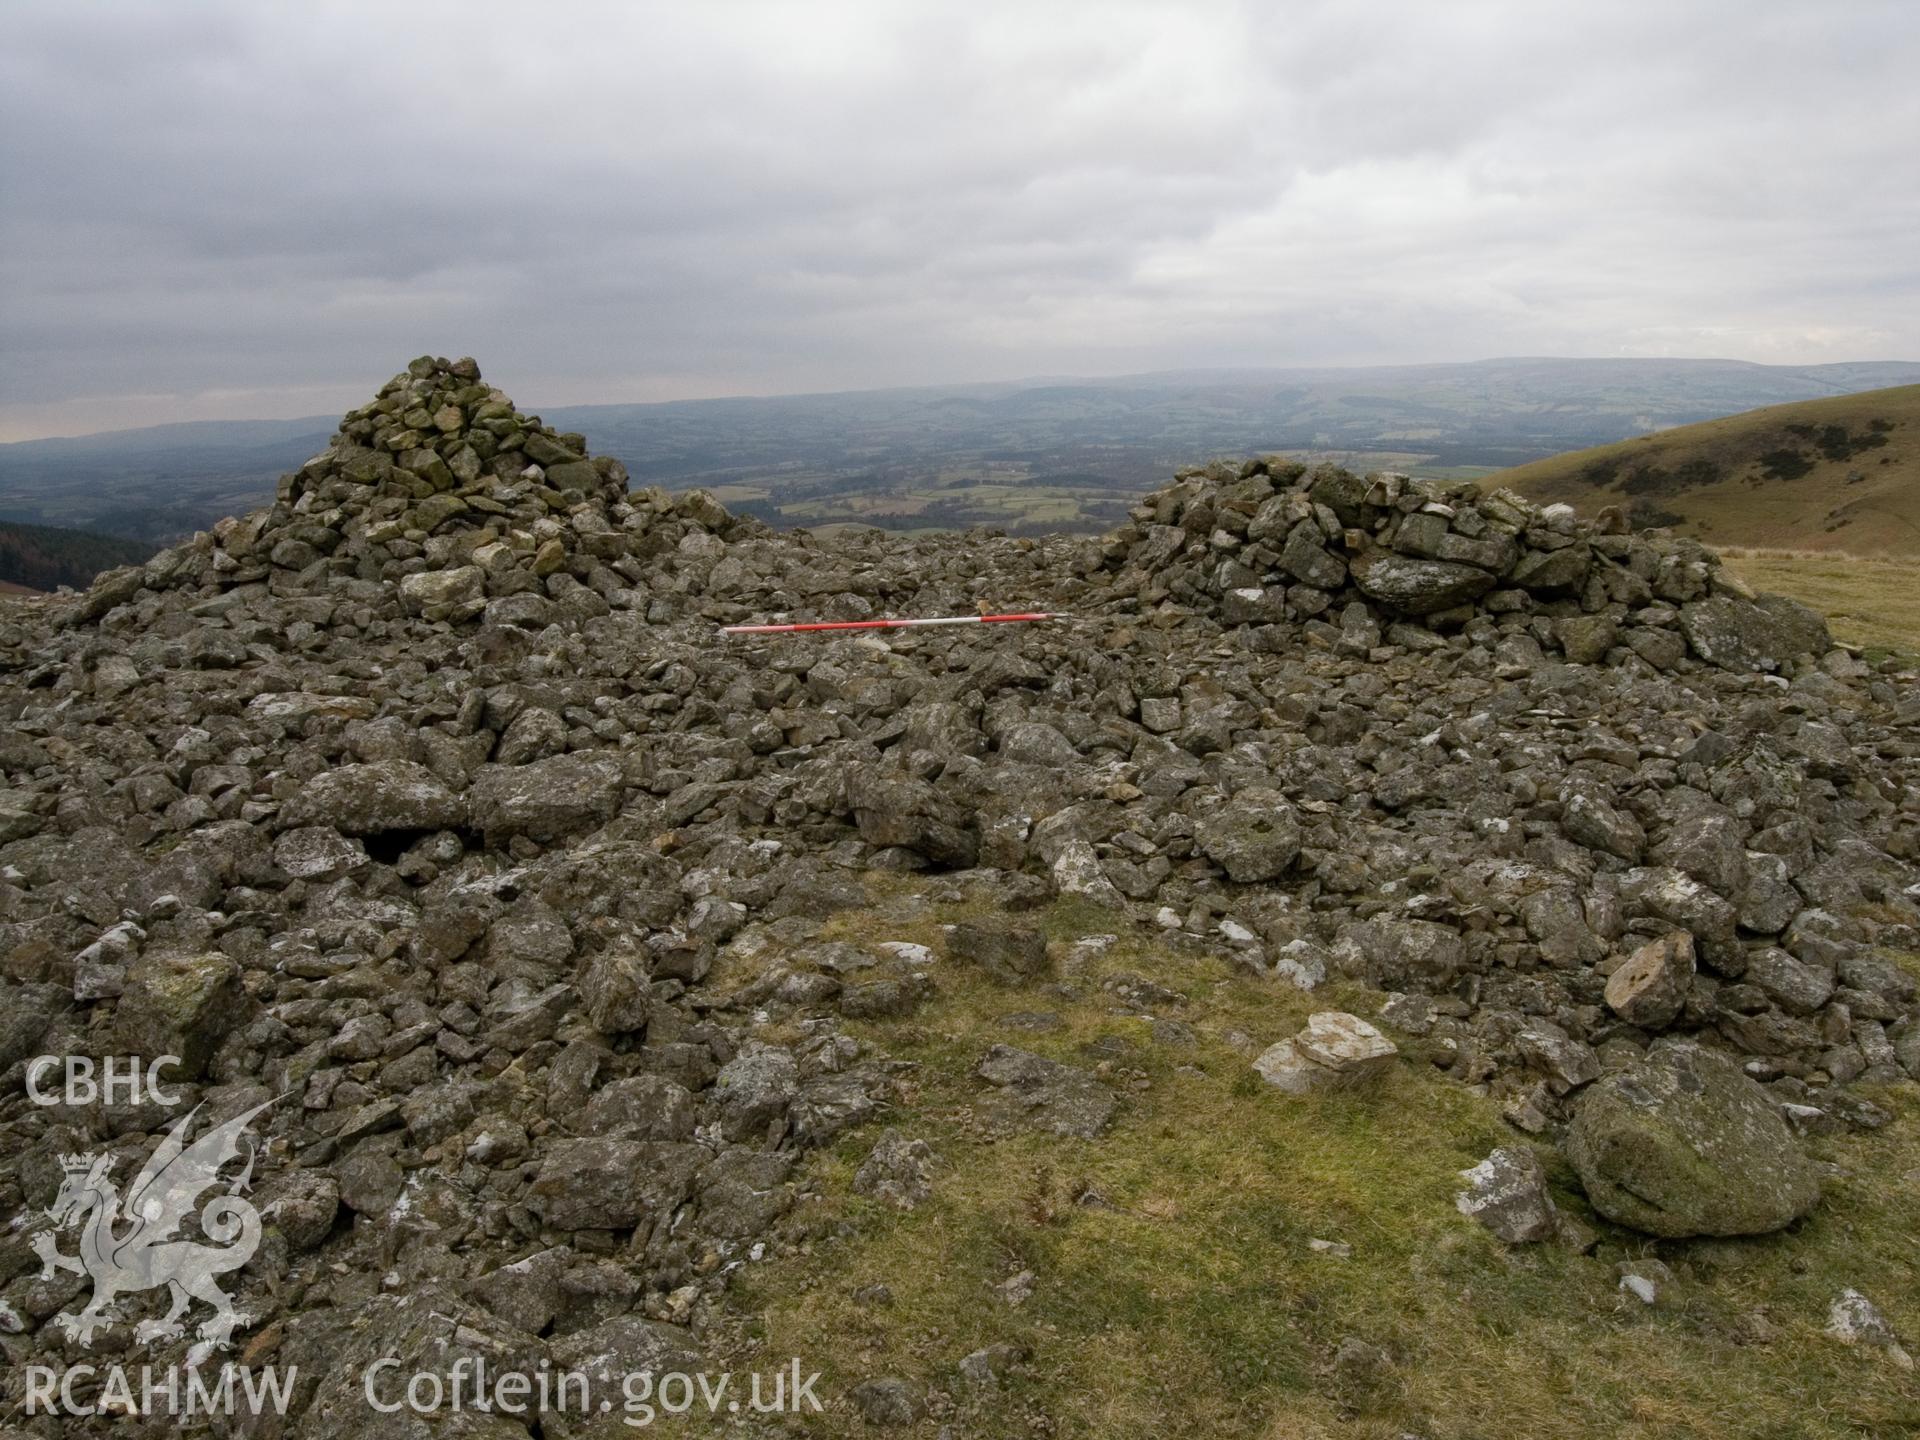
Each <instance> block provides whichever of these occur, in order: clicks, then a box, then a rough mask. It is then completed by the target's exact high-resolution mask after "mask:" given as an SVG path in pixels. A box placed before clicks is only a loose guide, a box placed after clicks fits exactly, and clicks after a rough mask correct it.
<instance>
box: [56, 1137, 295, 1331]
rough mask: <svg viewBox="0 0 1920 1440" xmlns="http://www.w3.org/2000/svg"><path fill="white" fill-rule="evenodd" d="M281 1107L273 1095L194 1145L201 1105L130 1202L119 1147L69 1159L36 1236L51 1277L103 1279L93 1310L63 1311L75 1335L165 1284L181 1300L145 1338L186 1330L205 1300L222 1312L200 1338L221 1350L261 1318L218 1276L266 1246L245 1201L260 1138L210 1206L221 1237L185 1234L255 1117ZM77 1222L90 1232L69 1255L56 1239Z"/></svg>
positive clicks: (211, 1227)
mask: <svg viewBox="0 0 1920 1440" xmlns="http://www.w3.org/2000/svg"><path fill="white" fill-rule="evenodd" d="M271 1104H273V1101H271V1100H268V1101H266V1102H265V1103H263V1104H260V1105H256V1106H254V1108H253V1109H251V1110H249V1111H247V1112H246V1114H244V1115H240V1116H236V1117H235V1118H234V1119H232V1120H229V1121H227V1122H226V1124H224V1125H220V1126H216V1127H215V1128H214V1129H211V1130H209V1131H207V1132H206V1134H204V1135H202V1136H201V1137H200V1138H199V1139H198V1140H195V1141H193V1142H192V1143H191V1144H189V1143H188V1142H187V1131H188V1130H189V1129H190V1128H191V1127H192V1125H193V1119H194V1116H196V1115H198V1114H199V1113H200V1107H199V1106H197V1105H196V1106H195V1107H194V1108H193V1109H192V1110H191V1111H189V1112H188V1113H187V1114H186V1115H185V1116H184V1117H183V1118H182V1119H181V1120H180V1121H179V1123H178V1124H176V1125H175V1126H174V1127H173V1129H171V1130H170V1131H168V1132H167V1137H166V1139H164V1140H162V1141H161V1142H160V1144H159V1145H158V1146H157V1147H155V1149H154V1152H153V1154H152V1155H150V1156H149V1157H148V1158H147V1163H146V1164H145V1165H144V1166H143V1167H142V1168H141V1170H140V1173H139V1174H138V1175H137V1176H135V1177H134V1181H133V1184H132V1186H131V1187H130V1188H129V1190H128V1191H127V1196H126V1199H125V1200H124V1201H123V1200H122V1199H121V1198H120V1192H119V1190H118V1189H117V1188H115V1186H114V1183H113V1180H112V1176H111V1172H112V1169H113V1156H112V1155H111V1154H99V1155H95V1154H78V1155H62V1156H61V1157H60V1165H61V1168H62V1169H63V1170H64V1171H65V1172H66V1179H65V1181H64V1182H63V1183H62V1184H61V1186H60V1193H59V1195H58V1196H56V1197H55V1199H54V1202H53V1204H52V1206H50V1207H49V1208H48V1210H47V1215H48V1217H49V1218H50V1219H51V1220H52V1221H53V1223H54V1229H53V1230H47V1231H42V1232H41V1233H40V1234H39V1235H36V1236H35V1237H34V1240H33V1248H34V1251H35V1253H36V1254H38V1255H39V1257H40V1260H41V1264H42V1266H43V1267H44V1268H43V1269H42V1270H41V1272H40V1275H41V1278H42V1279H51V1278H52V1276H53V1275H54V1273H55V1272H56V1271H60V1270H70V1271H72V1272H73V1273H74V1274H76V1275H86V1276H91V1277H92V1279H93V1298H92V1299H91V1300H89V1301H88V1302H87V1306H86V1308H85V1309H84V1310H82V1311H81V1312H80V1313H79V1314H77V1315H74V1314H70V1313H62V1314H60V1315H57V1316H55V1317H54V1323H55V1324H57V1325H58V1326H59V1327H60V1328H61V1330H62V1331H63V1332H65V1334H66V1335H67V1336H68V1337H69V1338H70V1339H73V1340H77V1341H78V1342H79V1343H80V1344H81V1345H82V1346H91V1345H92V1344H93V1332H94V1331H96V1330H99V1329H102V1328H104V1327H106V1326H110V1325H112V1324H113V1323H114V1321H115V1320H116V1319H117V1318H118V1317H117V1316H116V1315H115V1314H114V1313H112V1306H113V1302H114V1300H115V1299H116V1298H117V1297H118V1296H120V1295H122V1294H137V1293H138V1292H140V1291H142V1290H153V1289H157V1288H158V1287H160V1286H162V1285H165V1286H166V1287H167V1288H168V1289H169V1290H170V1291H172V1298H173V1304H172V1307H171V1308H170V1309H169V1310H168V1311H167V1313H166V1314H165V1315H164V1316H163V1317H161V1318H160V1319H157V1320H146V1321H142V1322H141V1323H140V1324H139V1325H138V1326H136V1327H135V1329H134V1337H135V1338H136V1339H137V1340H140V1341H142V1342H147V1341H153V1340H169V1339H172V1338H174V1337H175V1336H178V1335H180V1334H181V1333H182V1332H183V1330H184V1329H185V1327H184V1326H183V1325H182V1324H181V1321H180V1317H181V1316H182V1315H184V1314H185V1313H186V1310H187V1307H188V1306H189V1305H190V1304H192V1302H193V1300H195V1299H199V1300H204V1301H205V1302H206V1303H207V1304H209V1305H211V1306H212V1307H213V1311H214V1313H213V1314H212V1315H211V1316H210V1317H208V1319H207V1320H206V1321H205V1323H203V1324H202V1325H201V1326H200V1328H199V1330H198V1332H197V1334H198V1337H199V1338H200V1339H201V1340H202V1341H205V1342H207V1343H208V1344H210V1345H212V1346H213V1347H214V1348H215V1349H222V1350H224V1349H226V1348H227V1347H228V1346H229V1345H230V1344H231V1343H232V1339H233V1332H234V1331H235V1330H237V1329H239V1328H240V1327H241V1326H243V1325H245V1324H247V1323H248V1321H249V1320H251V1319H252V1317H251V1316H249V1315H247V1314H245V1313H244V1312H242V1311H239V1310H236V1309H234V1308H233V1301H232V1300H230V1299H229V1298H228V1297H227V1295H226V1294H225V1293H224V1292H223V1291H222V1290H221V1289H220V1287H219V1286H218V1285H217V1284H216V1283H215V1280H216V1278H217V1277H219V1276H221V1275H225V1274H227V1273H228V1272H229V1271H233V1270H238V1269H239V1268H240V1267H241V1266H242V1265H245V1264H246V1263H247V1261H249V1260H251V1259H252V1258H253V1252H254V1250H255V1249H256V1248H258V1246H259V1244H260V1212H259V1211H258V1210H256V1209H254V1207H253V1205H252V1203H251V1202H249V1201H247V1200H245V1199H243V1198H241V1196H242V1192H243V1191H245V1190H246V1189H247V1188H248V1187H249V1186H250V1185H251V1183H252V1180H253V1161H254V1147H253V1143H252V1141H251V1140H247V1141H246V1157H247V1159H246V1167H245V1169H244V1170H242V1172H241V1173H240V1174H239V1175H237V1176H235V1177H234V1178H233V1179H232V1180H231V1181H230V1182H227V1183H226V1188H225V1189H224V1190H223V1191H222V1192H221V1193H220V1194H217V1195H215V1196H214V1197H213V1198H212V1199H210V1200H209V1201H207V1203H206V1206H205V1207H204V1208H203V1209H201V1211H200V1229H201V1232H202V1233H203V1234H204V1235H205V1236H206V1238H207V1239H208V1240H210V1241H212V1242H213V1243H212V1244H211V1245H203V1244H200V1243H198V1242H197V1241H194V1240H189V1239H184V1238H182V1236H181V1233H180V1232H181V1227H182V1226H183V1225H184V1224H185V1222H186V1221H187V1219H188V1217H189V1216H191V1215H192V1214H193V1210H194V1206H195V1205H196V1204H197V1203H198V1202H199V1199H200V1197H201V1196H202V1195H203V1194H205V1193H206V1192H207V1191H208V1190H210V1189H212V1188H213V1187H215V1186H216V1185H220V1184H221V1183H222V1182H221V1179H220V1171H221V1170H222V1168H224V1167H225V1166H226V1165H227V1164H228V1162H230V1161H232V1160H236V1159H238V1158H239V1156H240V1153H241V1143H242V1140H243V1137H244V1132H245V1131H246V1128H247V1126H248V1125H249V1124H251V1123H252V1121H253V1117H254V1116H256V1115H258V1114H259V1113H260V1112H261V1111H262V1110H264V1109H266V1108H267V1106H268V1105H271ZM70 1226H77V1227H79V1230H80V1247H79V1248H80V1253H79V1254H78V1255H77V1256H72V1255H63V1254H61V1253H60V1250H59V1246H58V1243H57V1241H56V1239H55V1235H56V1233H57V1232H58V1231H59V1230H62V1229H66V1228H68V1227H70Z"/></svg>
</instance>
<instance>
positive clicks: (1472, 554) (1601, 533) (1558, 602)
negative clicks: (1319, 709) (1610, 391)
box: [1099, 459, 1832, 670]
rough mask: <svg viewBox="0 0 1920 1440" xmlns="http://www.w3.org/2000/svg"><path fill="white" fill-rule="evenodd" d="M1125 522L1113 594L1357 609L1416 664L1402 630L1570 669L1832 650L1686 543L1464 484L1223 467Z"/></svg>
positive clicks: (1200, 607)
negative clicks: (1522, 648)
mask: <svg viewBox="0 0 1920 1440" xmlns="http://www.w3.org/2000/svg"><path fill="white" fill-rule="evenodd" d="M1132 520H1133V523H1131V524H1130V525H1128V526H1127V527H1125V528H1124V529H1122V530H1120V531H1118V532H1117V533H1115V534H1114V535H1113V536H1111V537H1110V538H1109V539H1108V541H1107V542H1106V544H1105V546H1104V547H1103V548H1102V550H1101V552H1100V556H1099V559H1100V563H1101V564H1102V566H1103V567H1104V568H1106V569H1108V570H1113V571H1116V572H1117V574H1116V575H1115V577H1114V579H1113V580H1112V582H1111V583H1112V585H1113V586H1114V588H1116V589H1118V590H1120V591H1121V592H1122V593H1125V594H1128V595H1132V596H1134V597H1137V598H1138V599H1139V600H1140V601H1142V602H1145V603H1148V604H1152V603H1155V602H1170V603H1172V604H1176V605H1179V606H1182V607H1185V608H1188V609H1192V610H1197V611H1201V612H1204V613H1208V614H1214V615H1217V616H1218V617H1219V618H1220V620H1221V621H1222V622H1223V623H1225V624H1230V625H1237V624H1252V625H1262V624H1275V623H1280V622H1286V621H1293V622H1296V623H1304V624H1307V625H1308V626H1309V627H1311V626H1312V625H1314V624H1316V623H1317V624H1318V625H1319V626H1321V627H1328V625H1329V622H1328V621H1327V620H1326V619H1325V618H1324V617H1327V616H1329V615H1331V616H1334V617H1335V618H1336V620H1338V622H1339V623H1341V624H1345V623H1346V617H1347V616H1348V615H1349V614H1352V613H1355V612H1353V610H1352V606H1353V605H1355V604H1358V605H1360V607H1361V611H1360V612H1359V613H1363V614H1366V615H1368V617H1369V618H1370V619H1372V618H1375V617H1377V618H1379V619H1384V620H1385V621H1387V622H1388V623H1389V624H1390V625H1392V626H1393V627H1394V629H1395V635H1394V639H1395V643H1399V644H1404V645H1409V646H1412V647H1415V648H1419V647H1425V646H1431V645H1432V644H1433V643H1434V637H1433V636H1432V635H1431V634H1422V633H1421V632H1420V629H1418V628H1416V627H1415V625H1414V624H1411V623H1407V622H1418V624H1419V625H1421V626H1424V627H1426V628H1427V629H1429V630H1432V631H1442V632H1444V631H1448V630H1458V629H1463V628H1474V629H1478V630H1480V631H1482V632H1486V631H1496V630H1497V631H1499V632H1501V633H1504V634H1525V635H1528V636H1530V637H1532V638H1533V639H1534V640H1535V641H1536V642H1537V643H1538V644H1540V645H1541V646H1542V647H1544V648H1546V649H1548V650H1551V651H1554V652H1557V653H1560V654H1564V655H1565V656H1566V657H1567V658H1568V659H1569V660H1573V661H1576V662H1580V663H1583V664H1593V663H1599V662H1606V661H1611V662H1613V663H1618V661H1619V660H1620V659H1621V658H1622V657H1623V656H1624V655H1625V654H1626V653H1627V652H1629V651H1630V652H1632V653H1633V654H1634V655H1637V656H1638V657H1639V658H1640V659H1642V660H1644V661H1646V662H1647V664H1649V665H1651V666H1653V667H1654V668H1655V669H1658V670H1671V669H1672V668H1673V667H1674V666H1675V665H1676V664H1678V663H1679V662H1680V660H1681V659H1682V658H1683V657H1684V656H1685V655H1687V654H1688V653H1689V651H1690V652H1691V653H1692V654H1693V655H1695V656H1697V657H1699V658H1700V659H1702V660H1705V661H1707V662H1708V663H1710V664H1714V665H1720V666H1724V667H1726V668H1729V669H1736V670H1778V669H1780V668H1782V667H1784V666H1785V665H1787V664H1788V663H1790V662H1791V661H1792V660H1794V659H1795V658H1797V657H1802V656H1807V655H1820V654H1823V653H1824V652H1826V651H1827V650H1828V649H1830V648H1831V644H1832V642H1831V641H1830V639H1829V638H1828V636H1827V633H1826V627H1825V625H1823V624H1822V623H1821V621H1820V618H1819V617H1818V616H1817V615H1815V614H1814V613H1813V612H1812V611H1810V610H1808V609H1806V607H1804V606H1802V605H1798V604H1796V603H1794V602H1793V601H1791V600H1787V599H1785V598H1783V597H1781V596H1777V595H1770V596H1756V595H1754V594H1752V592H1751V591H1749V590H1748V589H1747V587H1746V586H1745V585H1743V584H1741V583H1740V582H1739V581H1738V580H1736V579H1735V578H1734V577H1733V576H1732V575H1731V574H1730V573H1729V572H1728V571H1726V570H1724V569H1722V568H1721V566H1720V561H1719V558H1718V557H1717V556H1716V555H1714V554H1713V552H1712V551H1710V550H1707V549H1706V548H1705V547H1703V546H1701V545H1699V544H1698V543H1696V542H1693V541H1689V540H1679V539H1663V540H1659V541H1655V540H1653V539H1650V538H1648V537H1647V536H1645V535H1635V534H1629V533H1627V532H1626V528H1625V525H1624V522H1623V521H1621V519H1620V518H1619V517H1618V515H1617V513H1607V514H1606V515H1605V516H1604V517H1603V521H1602V523H1600V524H1598V525H1589V524H1585V523H1583V522H1582V521H1581V520H1580V519H1579V518H1578V517H1577V516H1576V515H1575V513H1574V511H1573V508H1572V507H1571V506H1568V505H1551V506H1548V507H1546V508H1545V509H1539V508H1536V507H1535V506H1533V505H1531V504H1529V503H1528V502H1527V501H1526V500H1524V499H1522V498H1521V497H1520V496H1518V495H1515V494H1514V493H1513V492H1512V491H1510V490H1496V491H1494V492H1492V493H1491V494H1488V495H1481V494H1479V493H1478V491H1477V490H1476V488H1475V487H1474V486H1473V484H1472V483H1471V482H1458V483H1455V482H1447V481H1440V480H1416V479H1410V478H1408V477H1406V476H1402V475H1393V474H1380V475H1369V476H1366V477H1364V478H1363V477H1361V476H1357V475H1354V474H1352V473H1351V472H1350V471H1346V470H1342V469H1339V468H1338V467H1335V466H1331V465H1323V466H1319V467H1317V468H1315V469H1312V470H1309V469H1308V468H1307V467H1306V466H1304V465H1302V464H1300V463H1298V462H1297V461H1289V460H1283V459H1269V460H1252V461H1248V462H1246V463H1244V464H1240V465H1237V466H1235V465H1228V464H1224V463H1221V464H1215V465H1211V466H1208V467H1206V468H1204V469H1200V470H1193V471H1187V472H1184V473H1183V474H1182V476H1181V477H1180V479H1179V481H1178V483H1176V484H1174V485H1172V486H1170V487H1168V488H1167V489H1165V490H1161V491H1159V492H1157V493H1156V494H1154V495H1153V496H1152V497H1150V498H1149V499H1148V500H1147V502H1146V503H1145V504H1143V505H1141V506H1140V507H1138V508H1137V509H1136V510H1135V511H1134V512H1133V517H1132ZM1395 622H1400V623H1397V624H1396V623H1395ZM1328 638H1330V639H1332V638H1337V637H1336V635H1335V634H1333V633H1331V632H1329V637H1328Z"/></svg>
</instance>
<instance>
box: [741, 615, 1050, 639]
mask: <svg viewBox="0 0 1920 1440" xmlns="http://www.w3.org/2000/svg"><path fill="white" fill-rule="evenodd" d="M1070 618H1071V617H1070V616H1067V615H1063V614H1061V613H1060V612H1058V611H1046V610H1036V611H1029V612H1023V613H1021V614H1018V615H938V616H933V617H930V618H928V619H924V620H815V621H811V622H809V623H807V624H804V625H722V626H721V627H720V633H721V634H722V635H799V634H805V633H810V632H812V631H817V630H912V629H916V628H918V627H920V626H923V625H1007V624H1012V623H1015V622H1017V621H1022V620H1066V619H1070Z"/></svg>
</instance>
